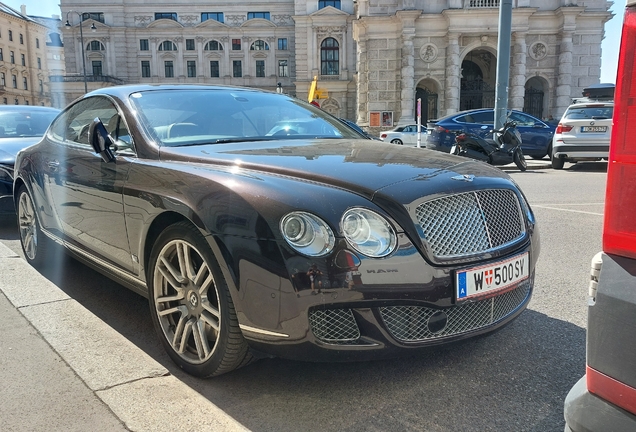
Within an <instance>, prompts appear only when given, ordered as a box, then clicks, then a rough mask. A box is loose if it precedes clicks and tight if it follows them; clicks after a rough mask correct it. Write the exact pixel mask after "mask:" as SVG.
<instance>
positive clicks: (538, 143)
mask: <svg viewBox="0 0 636 432" xmlns="http://www.w3.org/2000/svg"><path fill="white" fill-rule="evenodd" d="M532 144H533V146H534V147H535V148H536V149H539V148H541V147H543V146H544V145H545V140H544V139H542V138H538V137H537V138H535V139H533V140H532ZM549 154H550V149H549V146H548V149H547V152H546V153H544V154H543V155H540V156H539V155H532V156H530V157H531V158H532V159H536V160H539V159H543V158H544V157H545V156H546V155H549Z"/></svg>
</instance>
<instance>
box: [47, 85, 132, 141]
mask: <svg viewBox="0 0 636 432" xmlns="http://www.w3.org/2000/svg"><path fill="white" fill-rule="evenodd" d="M96 117H98V118H99V119H100V120H101V121H102V123H104V126H106V129H107V130H108V128H109V126H110V124H111V119H113V118H116V117H118V116H117V109H116V108H115V105H113V103H112V102H111V101H110V100H109V99H107V98H105V97H101V96H94V97H90V98H88V99H84V100H81V101H79V102H78V103H76V104H75V105H73V106H72V107H70V108H68V109H67V110H66V112H65V113H64V114H62V115H61V116H60V117H59V118H58V119H57V120H56V121H55V123H54V124H53V125H52V126H51V132H50V133H51V137H52V138H54V139H57V140H60V141H65V142H68V143H72V144H79V145H82V146H86V147H88V148H91V146H90V143H89V142H88V129H89V127H90V125H91V123H92V122H93V119H95V118H96ZM113 124H114V125H115V128H116V129H115V130H116V131H118V130H119V129H121V130H122V131H123V128H125V125H123V122H122V126H123V128H122V126H120V125H119V121H118V120H114V121H113ZM125 129H126V132H125V134H126V136H128V132H127V128H125ZM109 132H110V130H109ZM113 138H115V137H113ZM91 150H92V148H91Z"/></svg>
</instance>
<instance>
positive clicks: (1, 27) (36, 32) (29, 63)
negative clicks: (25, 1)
mask: <svg viewBox="0 0 636 432" xmlns="http://www.w3.org/2000/svg"><path fill="white" fill-rule="evenodd" d="M42 20H45V21H46V20H50V21H51V22H54V21H55V19H53V18H51V19H47V18H43V19H42ZM57 21H59V19H58V20H57ZM53 25H55V24H53ZM50 33H51V31H50V29H49V27H48V23H47V22H41V21H38V17H30V16H27V14H26V9H25V8H24V6H23V8H22V10H21V11H16V10H15V9H13V8H11V7H9V6H6V5H5V4H3V3H0V103H1V104H4V105H7V104H8V105H46V106H50V105H51V92H50V88H49V75H50V73H51V69H50V67H49V66H50V64H49V58H48V43H49V41H50Z"/></svg>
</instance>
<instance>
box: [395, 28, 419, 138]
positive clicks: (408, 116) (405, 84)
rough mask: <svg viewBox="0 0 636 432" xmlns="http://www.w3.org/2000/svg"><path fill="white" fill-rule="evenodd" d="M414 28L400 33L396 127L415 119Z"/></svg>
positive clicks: (410, 122)
mask: <svg viewBox="0 0 636 432" xmlns="http://www.w3.org/2000/svg"><path fill="white" fill-rule="evenodd" d="M414 36H415V29H414V28H406V29H404V30H403V32H402V70H401V72H402V83H401V84H402V93H401V98H400V100H401V105H400V108H401V111H402V113H401V115H400V120H399V122H398V125H402V126H404V125H408V124H412V123H413V120H414V118H415V113H414V111H413V109H414V103H415V68H414V66H415V49H414V48H413V37H414Z"/></svg>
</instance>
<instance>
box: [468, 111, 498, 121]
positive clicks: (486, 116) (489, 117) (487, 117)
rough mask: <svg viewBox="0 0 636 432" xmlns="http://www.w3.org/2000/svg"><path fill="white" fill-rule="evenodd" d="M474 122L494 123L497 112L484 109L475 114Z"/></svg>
mask: <svg viewBox="0 0 636 432" xmlns="http://www.w3.org/2000/svg"><path fill="white" fill-rule="evenodd" d="M472 117H473V122H474V123H478V124H494V123H495V114H494V112H493V111H482V112H477V113H474V114H473V116H472Z"/></svg>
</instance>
